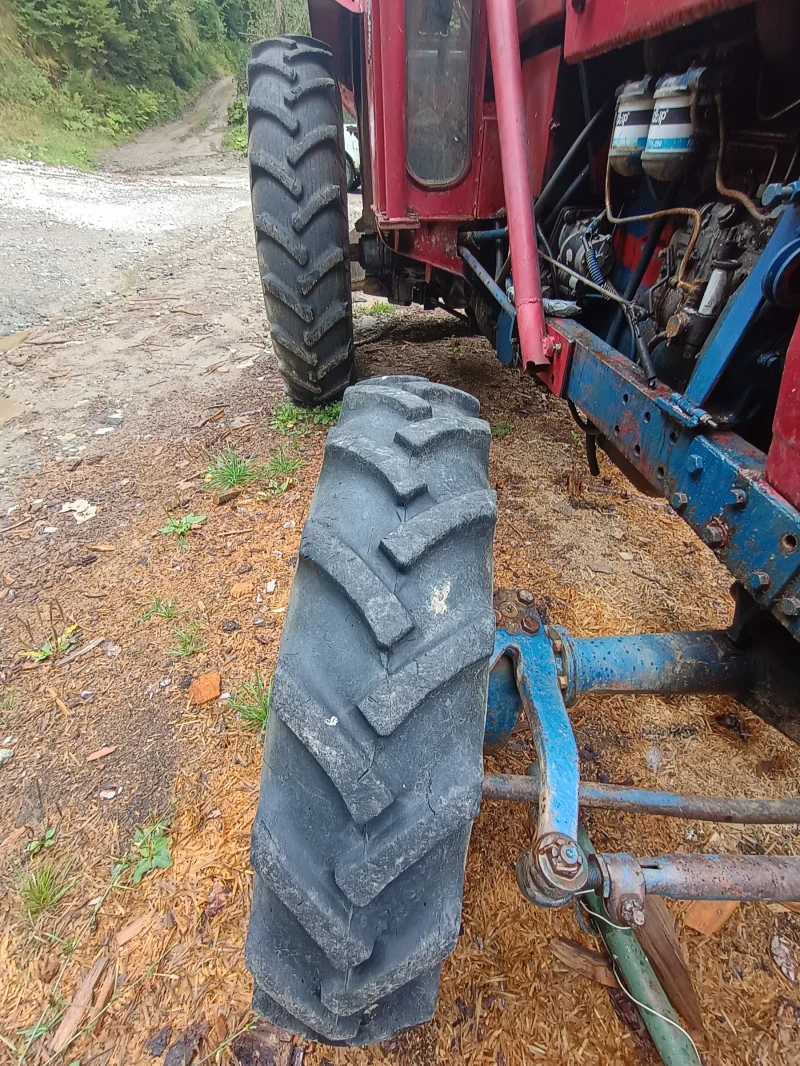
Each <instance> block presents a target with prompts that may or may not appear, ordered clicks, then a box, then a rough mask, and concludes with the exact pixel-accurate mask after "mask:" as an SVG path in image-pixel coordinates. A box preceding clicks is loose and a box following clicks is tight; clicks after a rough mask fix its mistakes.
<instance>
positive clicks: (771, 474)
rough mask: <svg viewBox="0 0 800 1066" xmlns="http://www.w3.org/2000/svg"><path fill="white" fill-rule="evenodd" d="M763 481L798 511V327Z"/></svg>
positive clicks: (777, 411) (789, 355) (792, 344)
mask: <svg viewBox="0 0 800 1066" xmlns="http://www.w3.org/2000/svg"><path fill="white" fill-rule="evenodd" d="M767 481H768V482H769V483H770V485H772V487H773V488H774V489H776V490H777V491H778V492H779V493H780V494H781V496H784V497H785V498H786V499H787V500H788V501H789V503H791V504H793V505H794V506H795V507H800V323H798V325H797V326H796V327H795V331H794V334H793V335H792V339H791V341H790V342H789V348H788V349H787V352H786V362H785V363H784V367H783V377H782V378H781V387H780V391H779V392H778V403H777V406H776V408H775V418H774V420H773V423H772V444H771V445H770V448H769V452H768V453H767Z"/></svg>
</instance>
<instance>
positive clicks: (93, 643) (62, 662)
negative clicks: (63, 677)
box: [55, 637, 106, 666]
mask: <svg viewBox="0 0 800 1066" xmlns="http://www.w3.org/2000/svg"><path fill="white" fill-rule="evenodd" d="M105 639H106V638H105V637H95V638H94V640H90V641H89V643H88V644H84V646H83V647H82V648H78V650H77V651H71V652H70V653H69V655H65V656H64V658H63V659H59V660H58V662H57V663H56V664H55V665H56V666H66V665H67V663H71V662H74V661H75V660H76V659H80V657H81V656H82V655H88V653H89V652H90V651H94V649H95V648H96V647H98V646H99V645H100V644H102V643H103V641H104V640H105Z"/></svg>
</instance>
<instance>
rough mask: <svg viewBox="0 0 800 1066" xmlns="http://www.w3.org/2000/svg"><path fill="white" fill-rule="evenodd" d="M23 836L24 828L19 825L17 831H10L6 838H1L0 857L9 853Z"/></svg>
mask: <svg viewBox="0 0 800 1066" xmlns="http://www.w3.org/2000/svg"><path fill="white" fill-rule="evenodd" d="M24 836H25V826H24V825H21V826H20V827H19V828H18V829H12V830H11V832H10V833H9V834H8V836H6V837H3V839H2V840H0V855H3V854H4V853H5V852H6V851H10V850H11V849H12V848H13V847H14V845H15V844H16V843H17V841H18V840H21V839H22V837H24Z"/></svg>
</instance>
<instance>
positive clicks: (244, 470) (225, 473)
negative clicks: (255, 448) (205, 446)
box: [204, 445, 259, 492]
mask: <svg viewBox="0 0 800 1066" xmlns="http://www.w3.org/2000/svg"><path fill="white" fill-rule="evenodd" d="M258 476H259V471H258V467H257V466H256V463H255V461H254V457H253V456H252V455H251V456H250V457H249V458H248V459H243V458H242V456H241V455H239V454H238V453H237V451H236V449H235V448H232V447H231V446H230V445H227V446H226V447H224V448H223V449H222V451H219V452H217V453H216V454H215V455H212V456H211V461H210V462H209V464H208V466H207V467H206V471H205V474H204V478H205V481H206V483H207V484H208V485H210V487H211V488H212V489H214V490H215V491H217V492H224V491H225V490H226V489H237V488H241V487H243V486H244V485H250V484H251V483H252V482H253V481H257V480H258Z"/></svg>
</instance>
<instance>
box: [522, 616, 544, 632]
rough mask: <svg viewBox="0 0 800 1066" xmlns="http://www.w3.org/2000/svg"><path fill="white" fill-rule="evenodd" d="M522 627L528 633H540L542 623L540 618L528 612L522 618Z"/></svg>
mask: <svg viewBox="0 0 800 1066" xmlns="http://www.w3.org/2000/svg"><path fill="white" fill-rule="evenodd" d="M522 628H523V629H524V630H525V632H526V633H531V634H533V633H538V632H539V628H540V623H539V619H538V618H534V617H533V615H530V614H526V615H524V616H523V618H522Z"/></svg>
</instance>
